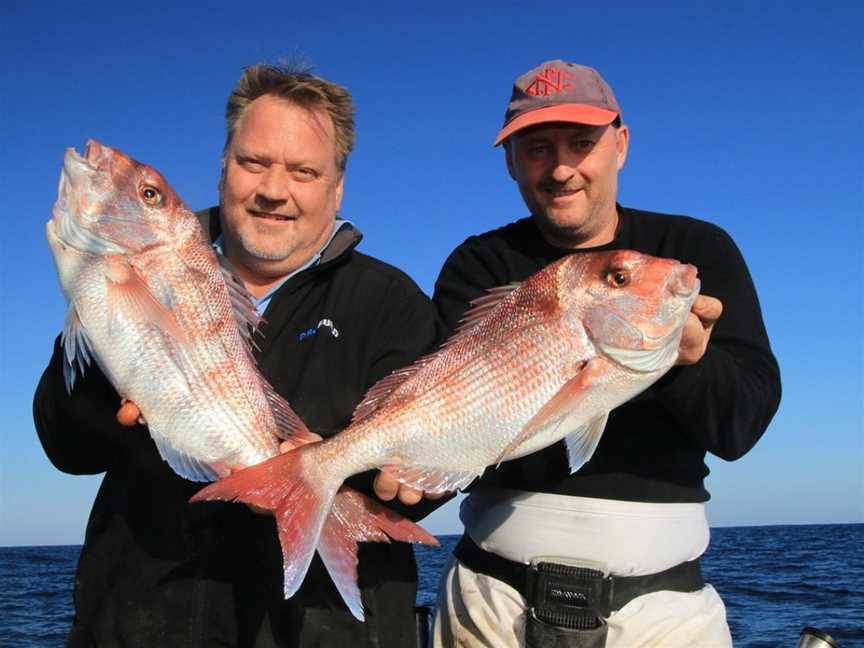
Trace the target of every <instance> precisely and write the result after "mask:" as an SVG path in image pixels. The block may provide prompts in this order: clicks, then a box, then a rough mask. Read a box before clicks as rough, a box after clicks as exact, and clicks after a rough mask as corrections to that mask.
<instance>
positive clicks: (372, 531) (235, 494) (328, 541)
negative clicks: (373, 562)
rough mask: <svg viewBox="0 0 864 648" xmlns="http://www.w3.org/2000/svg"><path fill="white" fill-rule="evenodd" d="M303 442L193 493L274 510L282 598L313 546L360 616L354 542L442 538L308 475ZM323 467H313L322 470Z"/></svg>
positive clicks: (300, 575) (302, 572)
mask: <svg viewBox="0 0 864 648" xmlns="http://www.w3.org/2000/svg"><path fill="white" fill-rule="evenodd" d="M310 450H314V445H313V446H311V447H310V446H303V447H301V448H298V449H296V450H293V451H291V452H287V453H285V454H282V455H279V456H278V457H273V458H272V459H268V460H267V461H265V462H263V463H260V464H257V465H255V466H251V467H249V468H245V469H243V470H240V471H238V472H236V473H233V474H231V475H229V476H228V477H224V478H222V479H220V480H219V481H217V482H214V483H213V484H210V485H209V486H207V487H205V488H203V489H202V490H200V491H199V492H198V493H196V494H195V495H194V496H193V497H192V499H191V500H190V501H192V502H200V501H205V500H224V501H237V502H245V503H246V504H252V505H254V506H258V507H260V508H264V509H267V510H269V511H272V512H273V515H274V517H275V518H276V526H277V531H278V534H279V543H280V544H281V546H282V560H283V570H284V577H285V581H284V592H285V598H286V599H287V598H290V597H291V596H293V595H294V593H295V592H296V591H297V590H298V589H299V587H300V585H301V584H302V583H303V579H304V578H305V576H306V572H307V570H308V569H309V564H310V563H311V562H312V556H313V555H314V553H315V550H316V549H317V550H318V553H319V554H320V556H321V559H322V560H323V562H324V565H325V566H326V567H327V571H328V573H329V574H330V577H331V578H332V579H333V582H334V584H335V585H336V588H337V589H338V590H339V593H340V594H341V596H342V599H343V600H344V601H345V605H347V606H348V609H349V610H350V611H351V613H352V614H353V615H354V616H355V617H356V618H357V619H359V620H361V621H362V620H363V618H364V614H363V605H362V603H361V600H360V588H359V587H358V585H357V543H358V542H389V541H390V538H392V539H394V540H401V541H404V542H420V543H423V544H429V545H437V544H438V541H437V540H436V539H435V537H434V536H432V535H430V534H429V533H427V532H426V531H425V530H423V529H422V528H420V527H419V526H418V525H416V524H414V523H413V522H411V521H410V520H408V519H406V518H404V517H402V516H401V515H399V514H397V513H395V512H393V511H390V510H388V509H387V508H385V507H384V506H383V505H381V504H379V503H378V502H376V501H375V500H373V499H372V498H370V497H367V496H365V495H363V494H361V493H359V492H358V491H356V490H354V489H352V488H348V487H345V486H343V487H341V488H340V485H341V484H340V483H336V482H335V480H333V479H331V480H323V481H322V480H315V481H313V480H306V479H304V477H303V471H302V470H301V467H302V463H303V462H302V459H303V455H304V454H306V453H307V452H309V451H310ZM321 472H326V471H316V474H321Z"/></svg>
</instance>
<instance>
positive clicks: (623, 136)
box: [615, 124, 630, 171]
mask: <svg viewBox="0 0 864 648" xmlns="http://www.w3.org/2000/svg"><path fill="white" fill-rule="evenodd" d="M629 146H630V129H629V128H627V124H621V126H620V127H618V129H617V133H616V140H615V148H616V149H617V151H618V170H619V171H620V170H621V169H622V168H623V167H624V162H625V161H626V160H627V150H628V147H629Z"/></svg>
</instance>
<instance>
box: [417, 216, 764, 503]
mask: <svg viewBox="0 0 864 648" xmlns="http://www.w3.org/2000/svg"><path fill="white" fill-rule="evenodd" d="M618 212H619V216H620V219H619V227H618V231H617V232H616V235H615V239H614V240H613V241H612V242H611V243H609V244H607V245H603V246H600V247H597V248H592V249H593V250H609V249H632V250H637V251H639V252H643V253H647V254H651V255H654V256H660V257H668V258H673V259H677V260H679V261H681V262H685V263H691V264H693V265H695V266H696V267H697V268H698V270H699V277H700V279H701V282H702V288H701V293H702V294H704V295H709V296H712V297H716V298H718V299H719V300H720V301H721V302H723V315H722V316H721V318H720V320H719V321H718V322H717V323H716V325H715V326H714V330H713V333H712V336H711V340H710V343H709V346H708V350H707V352H706V353H705V356H704V357H703V358H702V359H701V360H700V361H699V362H698V363H696V364H695V365H692V366H686V367H675V368H673V369H672V370H671V371H670V372H669V373H668V374H667V375H666V376H664V377H663V378H662V379H661V380H660V381H659V382H658V383H656V384H655V385H654V386H652V387H651V388H649V389H648V390H646V391H645V392H643V393H642V394H640V395H639V396H637V397H636V398H634V399H633V400H631V401H630V402H628V403H626V404H624V405H622V406H621V407H618V408H616V409H615V410H613V411H612V412H611V414H610V416H609V421H608V424H607V426H606V431H605V432H604V435H603V437H602V439H601V441H600V444H599V446H598V447H597V450H596V452H595V453H594V456H593V457H592V459H591V460H590V461H589V462H588V463H586V464H585V465H584V466H583V467H582V468H581V469H580V470H579V471H577V472H576V473H575V474H574V475H572V476H571V475H569V470H568V468H567V460H566V452H565V450H564V446H563V443H560V444H555V445H553V446H550V447H549V448H546V449H545V450H542V451H540V452H537V453H535V454H533V455H530V456H528V457H524V458H522V459H518V460H515V461H511V462H507V463H504V464H502V465H501V466H500V467H499V468H498V469H489V470H487V472H486V474H485V475H484V476H483V478H482V480H481V481H480V484H481V485H483V486H490V487H492V486H494V487H502V488H513V489H520V490H528V491H536V492H546V493H558V494H565V495H580V496H585V497H601V498H608V499H619V500H628V501H643V502H702V501H706V500H707V499H708V497H709V495H708V492H707V491H706V490H705V486H704V483H703V481H704V478H705V477H706V476H707V475H708V468H707V467H706V466H705V461H704V459H705V453H706V452H711V453H713V454H715V455H717V456H718V457H722V458H723V459H726V460H733V459H737V458H739V457H741V456H742V455H743V454H744V453H746V452H747V451H748V450H750V448H752V447H753V445H754V444H755V443H756V442H757V441H758V440H759V437H760V436H761V435H762V433H763V432H764V431H765V428H766V427H767V426H768V423H769V421H770V420H771V418H772V416H773V415H774V412H775V411H776V410H777V406H778V404H779V402H780V373H779V369H778V367H777V362H776V360H775V359H774V356H773V355H772V353H771V349H770V346H769V344H768V337H767V335H766V333H765V326H764V324H763V322H762V315H761V311H760V308H759V301H758V299H757V297H756V291H755V289H754V287H753V282H752V280H751V278H750V274H749V272H748V270H747V266H746V265H745V263H744V259H743V258H742V257H741V254H740V252H739V251H738V248H737V247H736V246H735V243H734V242H733V241H732V239H731V238H730V237H729V235H728V234H726V232H724V231H723V230H722V229H720V228H719V227H716V226H714V225H711V224H710V223H705V222H703V221H698V220H695V219H692V218H688V217H685V216H669V215H665V214H656V213H651V212H644V211H637V210H634V209H626V208H622V207H620V206H619V207H618ZM587 251H589V250H588V249H581V250H577V251H572V250H564V249H560V248H556V247H553V246H551V245H549V244H548V243H547V242H546V241H545V240H544V239H543V238H542V236H541V235H540V231H539V230H538V229H537V226H536V225H535V223H534V221H533V219H531V218H524V219H522V220H519V221H517V222H515V223H511V224H510V225H507V226H505V227H502V228H500V229H497V230H494V231H491V232H487V233H485V234H482V235H480V236H472V237H470V238H468V239H467V240H466V241H465V242H464V243H462V245H460V246H459V247H457V248H456V249H455V250H454V251H453V253H452V254H451V255H450V257H449V258H448V259H447V262H446V263H445V265H444V267H443V268H442V270H441V274H440V275H439V277H438V281H437V282H436V285H435V296H434V298H433V299H434V301H435V303H436V306H437V307H438V311H439V314H440V315H441V317H442V318H443V320H444V322H445V323H446V325H447V326H448V327H449V328H450V329H453V328H454V327H455V326H456V325H457V323H458V321H459V319H460V317H461V316H462V314H463V313H464V312H465V310H466V308H467V306H468V303H469V302H470V301H471V300H472V299H475V298H477V297H479V296H480V295H482V294H484V292H485V290H486V289H488V288H491V287H494V286H499V285H505V284H508V283H510V282H514V281H523V280H524V279H526V278H528V277H529V276H530V275H532V274H534V273H535V272H537V271H538V270H540V269H541V268H543V267H545V266H546V265H547V264H549V263H550V262H552V261H554V260H556V259H559V258H561V257H562V256H564V255H566V254H570V253H577V254H578V253H581V252H587ZM475 487H476V486H475Z"/></svg>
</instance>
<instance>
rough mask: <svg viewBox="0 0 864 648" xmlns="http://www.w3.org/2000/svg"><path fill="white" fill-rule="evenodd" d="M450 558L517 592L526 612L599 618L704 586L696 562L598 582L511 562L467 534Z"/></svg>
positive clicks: (568, 569) (565, 570) (591, 572)
mask: <svg viewBox="0 0 864 648" xmlns="http://www.w3.org/2000/svg"><path fill="white" fill-rule="evenodd" d="M453 554H454V555H455V556H456V558H458V559H459V561H460V562H461V563H462V564H464V565H465V566H466V567H468V568H469V569H471V570H472V571H474V572H479V573H481V574H486V575H487V576H491V577H492V578H497V579H498V580H500V581H503V582H505V583H507V584H508V585H510V586H511V587H512V588H514V589H516V590H518V591H519V593H520V594H522V596H524V597H525V599H526V600H527V601H528V602H529V605H531V606H532V607H534V606H538V607H539V606H541V605H554V606H564V607H569V608H574V607H575V608H580V609H586V610H591V611H593V612H594V613H596V614H597V615H598V616H601V617H604V618H608V617H609V615H611V614H612V612H614V611H615V610H619V609H621V608H622V607H624V606H625V605H626V604H627V603H629V602H630V601H631V600H633V599H634V598H636V597H637V596H641V595H643V594H648V593H650V592H658V591H660V590H669V591H672V592H695V591H697V590H700V589H702V587H704V585H705V581H704V580H703V579H702V569H701V568H700V566H699V559H698V558H697V559H696V560H690V561H688V562H683V563H681V564H679V565H675V566H674V567H670V568H669V569H667V570H665V571H662V572H658V573H656V574H647V575H645V576H604V575H603V572H600V571H598V570H595V569H588V568H585V567H574V566H572V565H561V564H558V563H549V562H545V563H544V562H541V563H537V564H536V565H525V564H523V563H518V562H514V561H512V560H508V559H507V558H502V557H501V556H499V555H497V554H494V553H491V552H489V551H486V550H484V549H481V548H480V547H478V546H477V544H476V543H475V542H474V541H473V540H472V539H471V537H470V536H469V535H468V534H467V533H466V534H463V535H462V539H461V540H459V544H457V545H456V548H455V549H454V550H453Z"/></svg>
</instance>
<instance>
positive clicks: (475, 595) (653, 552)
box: [432, 489, 732, 648]
mask: <svg viewBox="0 0 864 648" xmlns="http://www.w3.org/2000/svg"><path fill="white" fill-rule="evenodd" d="M460 517H461V519H462V522H463V523H464V524H465V528H466V532H467V533H469V535H471V537H472V539H473V540H474V542H475V543H476V544H477V545H479V546H480V547H482V548H483V549H485V550H486V551H492V552H494V553H496V554H498V555H500V556H503V557H504V558H507V559H509V560H513V561H517V562H523V563H527V562H529V561H530V560H531V559H532V558H535V557H537V556H560V557H565V558H572V559H579V560H589V561H595V562H597V563H600V564H603V565H605V566H606V567H607V568H608V571H609V572H611V573H612V574H613V575H618V576H633V575H643V574H650V573H657V572H660V571H663V570H664V569H668V568H669V567H672V566H674V565H676V564H678V563H681V562H684V561H687V560H693V559H694V558H698V557H699V556H700V555H701V554H702V552H703V551H704V550H705V548H706V547H707V545H708V538H709V532H708V523H707V520H706V519H705V512H704V507H703V506H702V505H701V504H652V503H643V502H621V501H613V500H603V499H595V498H583V497H569V496H562V495H549V494H545V493H523V492H520V491H507V490H503V489H488V490H481V491H475V492H474V493H472V494H471V495H470V496H469V497H468V498H466V499H465V500H464V502H463V503H462V508H461V511H460ZM525 615H526V604H525V600H524V598H523V597H522V596H521V595H520V594H519V592H518V591H516V590H515V589H513V588H512V587H510V586H509V585H507V584H506V583H504V582H502V581H500V580H498V579H496V578H492V577H491V576H486V575H485V574H478V573H475V572H473V571H472V570H470V569H469V568H467V567H466V566H465V565H463V564H461V563H460V562H459V561H458V560H457V559H456V558H454V557H451V559H450V561H449V563H448V564H447V566H446V567H445V569H444V571H443V572H442V575H441V582H440V586H439V590H438V602H437V610H436V614H435V620H434V623H433V637H432V646H433V647H434V648H480V647H483V648H522V646H524V637H525V618H526V616H525ZM607 621H608V635H607V638H606V648H635V647H643V646H644V647H648V646H656V647H658V648H660V647H662V648H679V647H680V648H701V647H704V648H729V647H730V646H732V638H731V636H730V634H729V627H728V625H727V623H726V608H725V606H724V605H723V601H722V600H721V599H720V597H719V596H718V594H717V592H716V591H715V590H714V588H713V587H711V586H710V585H706V586H705V587H704V588H703V589H701V590H699V591H697V592H670V591H660V592H652V593H649V594H644V595H642V596H639V597H637V598H634V599H633V600H631V601H630V602H629V603H627V604H626V605H625V606H623V607H622V608H621V609H619V610H617V611H616V612H613V613H612V615H611V616H610V618H609V619H608V620H607Z"/></svg>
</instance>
